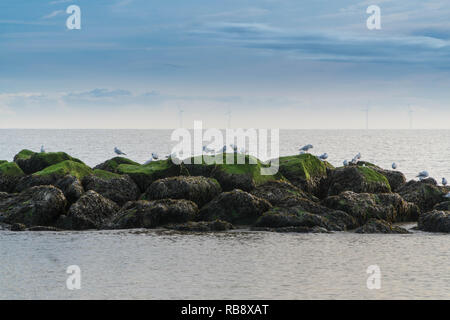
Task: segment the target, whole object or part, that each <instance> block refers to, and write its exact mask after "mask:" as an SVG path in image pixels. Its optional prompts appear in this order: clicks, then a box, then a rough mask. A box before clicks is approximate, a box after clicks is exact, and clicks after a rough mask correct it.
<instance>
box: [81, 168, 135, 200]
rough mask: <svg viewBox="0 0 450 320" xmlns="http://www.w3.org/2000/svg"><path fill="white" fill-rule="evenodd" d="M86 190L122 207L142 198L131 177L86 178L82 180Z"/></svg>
mask: <svg viewBox="0 0 450 320" xmlns="http://www.w3.org/2000/svg"><path fill="white" fill-rule="evenodd" d="M82 185H83V188H84V190H86V191H88V190H93V191H95V192H97V193H99V194H101V195H102V196H103V197H105V198H108V199H110V200H112V201H114V202H115V203H117V204H118V205H120V206H122V205H124V204H125V203H126V202H128V201H134V200H137V199H138V198H139V196H140V192H139V188H138V187H137V185H136V184H135V183H134V181H133V180H131V178H130V177H129V176H126V175H124V176H121V177H113V178H100V177H97V176H86V177H85V178H84V179H83V180H82Z"/></svg>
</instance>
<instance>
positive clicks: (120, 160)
mask: <svg viewBox="0 0 450 320" xmlns="http://www.w3.org/2000/svg"><path fill="white" fill-rule="evenodd" d="M121 164H129V165H140V164H139V163H137V162H134V161H132V160H130V159H127V158H124V157H115V158H112V159H109V160H106V161H105V162H103V163H101V164H99V165H97V166H95V167H94V170H95V169H99V170H104V171H108V172H113V173H116V172H117V168H118V167H119V165H121Z"/></svg>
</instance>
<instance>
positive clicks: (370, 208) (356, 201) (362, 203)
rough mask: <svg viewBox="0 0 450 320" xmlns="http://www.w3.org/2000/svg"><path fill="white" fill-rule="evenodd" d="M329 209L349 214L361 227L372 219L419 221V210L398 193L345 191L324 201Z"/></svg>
mask: <svg viewBox="0 0 450 320" xmlns="http://www.w3.org/2000/svg"><path fill="white" fill-rule="evenodd" d="M322 204H323V205H325V206H326V207H328V208H332V209H336V210H341V211H344V212H347V213H348V214H350V215H351V216H352V217H354V218H355V219H356V221H357V222H358V224H359V225H363V224H365V223H366V222H367V221H369V220H370V219H372V218H375V219H382V220H386V221H389V222H391V223H393V222H402V221H417V218H418V215H419V212H420V210H419V208H418V207H417V206H416V205H414V204H412V203H408V202H406V201H405V200H403V199H402V197H401V196H399V195H398V194H396V193H380V194H369V193H355V192H352V191H345V192H342V193H341V194H339V195H338V196H331V197H328V198H326V199H324V200H323V201H322Z"/></svg>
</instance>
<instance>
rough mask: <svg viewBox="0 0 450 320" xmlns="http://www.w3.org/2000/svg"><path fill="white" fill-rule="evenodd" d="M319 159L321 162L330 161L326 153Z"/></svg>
mask: <svg viewBox="0 0 450 320" xmlns="http://www.w3.org/2000/svg"><path fill="white" fill-rule="evenodd" d="M319 159H320V160H327V159H328V153H326V152H325V153H324V154H322V155H320V156H319Z"/></svg>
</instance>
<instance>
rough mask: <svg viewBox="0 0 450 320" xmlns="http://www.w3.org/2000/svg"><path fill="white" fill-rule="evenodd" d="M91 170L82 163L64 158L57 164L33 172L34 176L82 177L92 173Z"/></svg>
mask: <svg viewBox="0 0 450 320" xmlns="http://www.w3.org/2000/svg"><path fill="white" fill-rule="evenodd" d="M92 174H93V171H92V169H91V168H89V167H88V166H87V165H85V164H84V163H80V162H76V161H72V160H65V161H61V162H59V163H57V164H54V165H51V166H49V167H46V168H45V169H44V170H41V171H38V172H36V173H34V174H33V175H34V176H40V177H58V178H61V177H64V176H67V175H70V176H72V177H76V178H78V179H80V180H81V179H83V178H84V177H86V176H89V175H92Z"/></svg>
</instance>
